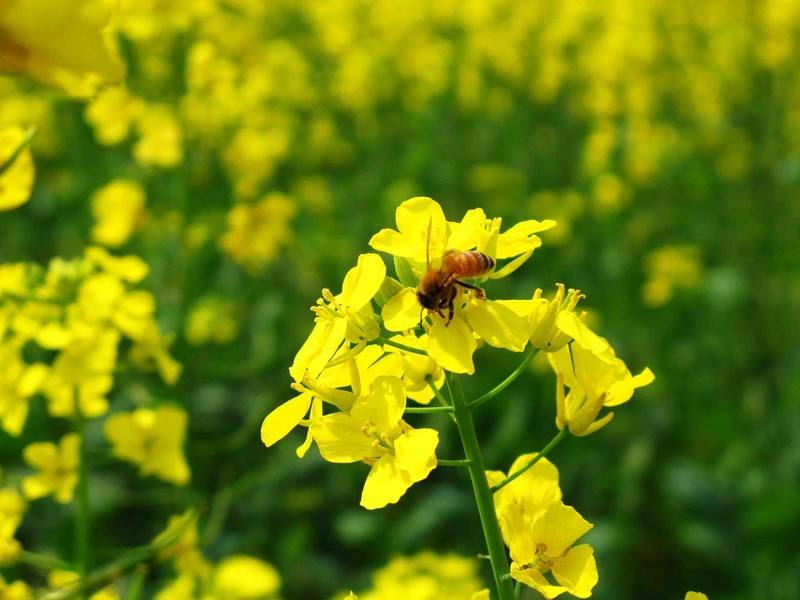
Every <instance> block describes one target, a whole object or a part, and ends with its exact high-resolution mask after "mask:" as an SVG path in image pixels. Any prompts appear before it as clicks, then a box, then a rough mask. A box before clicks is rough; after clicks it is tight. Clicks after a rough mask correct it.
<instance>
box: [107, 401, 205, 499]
mask: <svg viewBox="0 0 800 600" xmlns="http://www.w3.org/2000/svg"><path fill="white" fill-rule="evenodd" d="M186 424H187V416H186V411H184V410H183V409H182V408H180V407H178V406H171V405H166V406H161V407H159V408H156V409H151V408H139V409H137V410H134V411H133V412H129V413H117V414H114V415H111V416H110V417H108V419H106V422H105V424H104V426H103V431H104V432H105V435H106V438H107V439H108V441H109V442H110V443H111V446H112V448H111V451H112V453H113V454H114V456H116V457H117V458H120V459H122V460H125V461H128V462H131V463H133V464H135V465H139V474H140V475H141V476H142V477H147V476H148V475H153V476H155V477H159V478H160V479H163V480H165V481H168V482H170V483H174V484H175V485H186V484H187V483H188V482H189V477H190V473H189V466H188V465H187V464H186V459H185V457H184V454H183V441H184V438H185V437H186Z"/></svg>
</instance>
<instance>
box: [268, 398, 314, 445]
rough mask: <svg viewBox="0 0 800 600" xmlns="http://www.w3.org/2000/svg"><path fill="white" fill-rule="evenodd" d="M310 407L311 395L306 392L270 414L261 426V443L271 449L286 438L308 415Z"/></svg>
mask: <svg viewBox="0 0 800 600" xmlns="http://www.w3.org/2000/svg"><path fill="white" fill-rule="evenodd" d="M310 407H311V394H310V393H309V392H306V393H303V394H300V395H299V396H297V397H296V398H292V399H291V400H289V401H288V402H284V403H283V404H281V405H280V406H279V407H277V408H276V409H275V410H273V411H272V412H271V413H269V414H268V415H267V416H266V418H265V419H264V422H263V423H262V424H261V441H262V442H264V445H265V446H267V447H269V446H272V445H273V444H274V443H275V442H277V441H278V440H282V439H283V438H285V437H286V436H287V435H288V434H289V432H290V431H291V430H292V429H294V428H295V427H297V425H298V424H299V423H300V421H301V420H302V419H303V417H305V416H306V415H307V414H308V409H309V408H310Z"/></svg>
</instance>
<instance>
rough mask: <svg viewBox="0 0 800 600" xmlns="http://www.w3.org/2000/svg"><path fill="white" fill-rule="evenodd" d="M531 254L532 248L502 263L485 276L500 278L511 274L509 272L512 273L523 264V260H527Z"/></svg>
mask: <svg viewBox="0 0 800 600" xmlns="http://www.w3.org/2000/svg"><path fill="white" fill-rule="evenodd" d="M532 254H533V250H530V251H529V252H526V253H525V254H520V255H519V256H517V257H516V258H514V259H512V260H510V261H508V262H507V263H506V264H504V265H503V266H502V267H500V268H499V269H497V270H496V271H493V272H491V273H489V274H488V275H487V276H486V277H488V278H489V279H501V278H503V277H506V276H508V275H511V273H513V272H514V271H516V270H517V269H519V268H520V267H521V266H522V265H523V264H525V261H526V260H528V259H529V258H530V257H531V255H532Z"/></svg>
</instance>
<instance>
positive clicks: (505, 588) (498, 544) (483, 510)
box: [453, 380, 515, 600]
mask: <svg viewBox="0 0 800 600" xmlns="http://www.w3.org/2000/svg"><path fill="white" fill-rule="evenodd" d="M454 387H455V388H456V393H455V394H453V409H454V413H453V414H454V416H455V420H456V425H457V427H458V433H459V435H460V436H461V444H462V446H463V447H464V455H465V456H466V457H467V460H469V461H470V462H469V465H468V466H467V468H468V470H469V477H470V480H471V482H472V491H473V493H474V494H475V502H476V504H477V505H478V514H479V515H480V519H481V526H482V527H483V535H484V538H485V539H486V547H487V550H488V552H489V562H490V563H491V565H492V574H493V575H494V581H495V585H496V586H497V594H498V596H497V597H498V598H499V600H514V598H515V596H514V587H513V584H512V583H511V581H510V580H509V579H508V577H507V575H508V572H509V566H508V558H507V556H506V548H505V545H504V543H503V536H502V534H501V533H500V526H499V524H498V523H497V515H496V514H495V510H494V500H493V498H492V491H491V489H490V488H489V482H488V481H487V480H486V471H485V468H484V465H483V456H482V454H481V448H480V445H479V444H478V436H477V434H476V433H475V424H474V423H473V421H472V414H471V413H470V408H469V405H468V404H467V401H466V399H465V398H464V393H463V391H462V390H461V386H460V384H459V382H458V380H456V382H455V386H454Z"/></svg>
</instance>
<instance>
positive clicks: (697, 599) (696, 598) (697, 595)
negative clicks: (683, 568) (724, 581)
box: [683, 592, 708, 600]
mask: <svg viewBox="0 0 800 600" xmlns="http://www.w3.org/2000/svg"><path fill="white" fill-rule="evenodd" d="M683 600H708V596H706V595H705V594H704V593H703V592H686V595H685V596H684V597H683Z"/></svg>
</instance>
